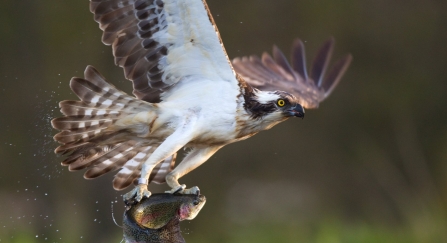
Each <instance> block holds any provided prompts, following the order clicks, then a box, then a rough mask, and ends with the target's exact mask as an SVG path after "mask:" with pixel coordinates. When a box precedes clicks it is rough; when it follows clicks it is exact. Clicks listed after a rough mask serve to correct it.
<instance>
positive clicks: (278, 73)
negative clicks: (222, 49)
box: [233, 38, 352, 108]
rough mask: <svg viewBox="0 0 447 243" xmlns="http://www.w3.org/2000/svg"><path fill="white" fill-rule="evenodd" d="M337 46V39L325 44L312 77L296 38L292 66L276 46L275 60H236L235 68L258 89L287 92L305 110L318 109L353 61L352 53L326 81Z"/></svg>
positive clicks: (234, 61) (273, 58)
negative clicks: (296, 99) (333, 51)
mask: <svg viewBox="0 0 447 243" xmlns="http://www.w3.org/2000/svg"><path fill="white" fill-rule="evenodd" d="M333 46H334V39H333V38H331V39H329V40H328V41H326V42H325V43H324V45H323V46H322V47H321V49H320V51H319V53H318V55H317V56H316V57H315V59H314V61H313V65H312V69H311V72H310V75H308V73H307V69H306V58H305V53H304V44H303V42H302V41H301V40H299V39H296V40H295V42H294V43H293V46H292V64H291V65H290V64H289V62H288V61H287V59H286V58H285V56H284V54H283V53H282V52H281V51H280V50H279V49H278V47H276V46H274V47H273V57H271V56H270V55H269V54H267V53H264V54H263V55H262V58H259V57H257V56H250V57H242V58H235V59H234V60H233V67H234V70H235V71H236V72H237V73H238V74H239V75H240V76H242V78H243V79H244V80H245V81H246V82H247V83H248V84H250V85H251V86H253V87H255V88H258V89H260V90H271V91H274V90H283V91H287V92H289V93H291V94H293V95H295V96H296V97H297V98H298V99H300V102H301V105H302V106H304V107H305V108H317V107H318V105H319V103H320V102H322V101H323V100H324V99H325V98H326V97H328V96H329V94H330V93H331V92H332V90H333V89H334V88H335V86H336V85H337V84H338V82H339V81H340V79H341V77H342V76H343V74H344V73H345V71H346V70H347V68H348V66H349V64H350V63H351V60H352V56H351V55H350V54H348V55H346V56H345V57H343V58H341V59H340V60H339V61H338V62H337V63H335V65H334V66H333V68H332V70H331V71H330V72H329V75H328V76H327V77H326V78H324V74H325V72H326V70H327V68H328V65H329V61H330V58H331V54H332V50H333Z"/></svg>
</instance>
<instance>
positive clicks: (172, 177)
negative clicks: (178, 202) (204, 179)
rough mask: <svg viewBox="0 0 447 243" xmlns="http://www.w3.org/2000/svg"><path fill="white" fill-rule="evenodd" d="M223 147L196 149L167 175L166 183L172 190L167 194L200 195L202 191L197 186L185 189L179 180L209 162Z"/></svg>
mask: <svg viewBox="0 0 447 243" xmlns="http://www.w3.org/2000/svg"><path fill="white" fill-rule="evenodd" d="M220 148H222V146H210V147H207V148H194V149H193V150H192V151H191V152H190V153H189V154H188V155H187V156H186V157H185V158H184V159H183V160H182V162H180V164H179V165H177V167H175V169H174V170H173V171H171V173H169V174H168V175H166V183H168V185H169V186H170V187H171V188H172V190H170V191H166V193H177V192H178V193H182V194H200V189H199V188H198V187H196V186H194V187H191V188H188V189H185V188H186V186H185V185H180V184H179V183H178V179H180V177H182V176H184V175H186V174H188V173H189V172H190V171H192V170H194V169H195V168H197V167H198V166H200V165H201V164H203V163H204V162H205V161H207V160H208V159H209V158H210V157H211V156H212V155H213V154H214V153H215V152H217V150H219V149H220Z"/></svg>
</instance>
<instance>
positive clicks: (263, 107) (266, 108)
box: [245, 90, 304, 122]
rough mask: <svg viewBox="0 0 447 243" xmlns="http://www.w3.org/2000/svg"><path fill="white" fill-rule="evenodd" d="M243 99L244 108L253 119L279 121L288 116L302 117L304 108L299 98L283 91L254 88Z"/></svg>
mask: <svg viewBox="0 0 447 243" xmlns="http://www.w3.org/2000/svg"><path fill="white" fill-rule="evenodd" d="M245 101H246V102H245V109H246V110H247V111H248V112H249V113H250V115H251V117H252V118H254V119H262V120H266V121H271V122H275V121H278V122H279V121H283V120H285V119H287V118H289V117H300V118H304V108H303V106H302V105H301V104H300V103H299V100H298V99H297V98H296V97H295V96H293V95H291V94H289V93H287V92H284V91H260V90H255V91H254V92H253V93H252V96H251V97H250V98H249V99H246V100H245Z"/></svg>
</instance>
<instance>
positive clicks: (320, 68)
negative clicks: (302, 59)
mask: <svg viewBox="0 0 447 243" xmlns="http://www.w3.org/2000/svg"><path fill="white" fill-rule="evenodd" d="M333 49H334V38H330V39H329V40H328V41H326V42H325V43H324V44H323V47H321V48H320V51H319V52H318V54H317V56H316V57H315V59H314V61H313V65H312V70H311V71H310V78H311V79H312V80H313V81H314V82H315V84H316V85H317V86H321V83H322V82H323V76H324V73H325V72H326V69H327V67H328V65H329V61H330V60H331V56H332V50H333Z"/></svg>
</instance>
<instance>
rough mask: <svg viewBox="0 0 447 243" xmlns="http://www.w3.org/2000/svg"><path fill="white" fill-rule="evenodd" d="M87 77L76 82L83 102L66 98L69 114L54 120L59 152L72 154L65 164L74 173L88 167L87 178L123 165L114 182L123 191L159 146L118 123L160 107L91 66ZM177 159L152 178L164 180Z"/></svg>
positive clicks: (163, 164) (65, 110)
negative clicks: (144, 99)
mask: <svg viewBox="0 0 447 243" xmlns="http://www.w3.org/2000/svg"><path fill="white" fill-rule="evenodd" d="M84 75H85V78H84V79H82V78H73V79H72V80H71V81H70V87H71V89H72V90H73V92H74V93H75V94H76V95H77V96H78V97H79V98H80V99H81V100H80V101H62V102H60V104H59V106H60V108H61V112H62V113H63V114H64V115H65V116H64V117H60V118H56V119H53V120H52V125H53V127H54V128H56V129H59V130H61V132H60V133H58V134H56V135H55V136H54V139H55V140H56V141H58V142H59V143H61V145H60V146H59V147H58V148H57V149H56V150H55V152H56V153H61V154H66V155H68V156H67V158H66V159H65V160H64V161H63V162H62V165H64V166H68V168H69V170H70V171H77V170H82V169H87V170H86V172H85V174H84V178H86V179H93V178H97V177H99V176H101V175H104V174H106V173H107V172H110V171H116V170H118V169H120V168H122V169H121V170H120V171H119V172H118V174H117V175H116V177H115V179H114V181H113V186H114V188H115V189H116V190H122V189H124V188H126V187H128V186H129V185H130V184H132V182H133V180H134V179H135V178H136V177H138V176H139V175H140V170H141V166H142V164H143V163H144V162H145V161H146V160H147V159H148V158H149V156H150V155H151V154H152V152H153V151H154V150H155V149H156V147H157V146H158V144H156V143H154V144H151V142H150V141H143V140H141V139H138V136H135V134H132V131H131V129H128V128H126V127H121V126H118V125H117V124H116V123H117V122H119V121H121V120H123V119H126V118H127V117H133V116H134V115H135V114H138V113H140V112H146V113H150V112H154V110H155V106H154V105H153V104H150V103H148V102H145V101H142V100H139V99H136V98H134V97H131V96H129V95H127V94H126V93H124V92H122V91H119V90H118V89H116V88H115V87H114V86H113V85H111V84H110V83H108V82H107V81H106V80H105V78H104V77H103V76H102V75H101V74H100V73H99V72H98V71H97V70H96V69H95V68H93V67H91V66H88V67H87V69H86V70H85V73H84ZM146 126H147V125H146ZM174 163H175V155H173V156H171V157H169V158H167V159H166V160H165V161H162V162H161V163H159V164H158V165H156V166H155V168H154V170H153V171H152V176H151V179H152V180H154V182H157V183H163V182H164V177H165V176H166V174H167V173H169V172H170V171H172V167H173V165H174ZM166 164H168V165H170V166H166Z"/></svg>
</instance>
